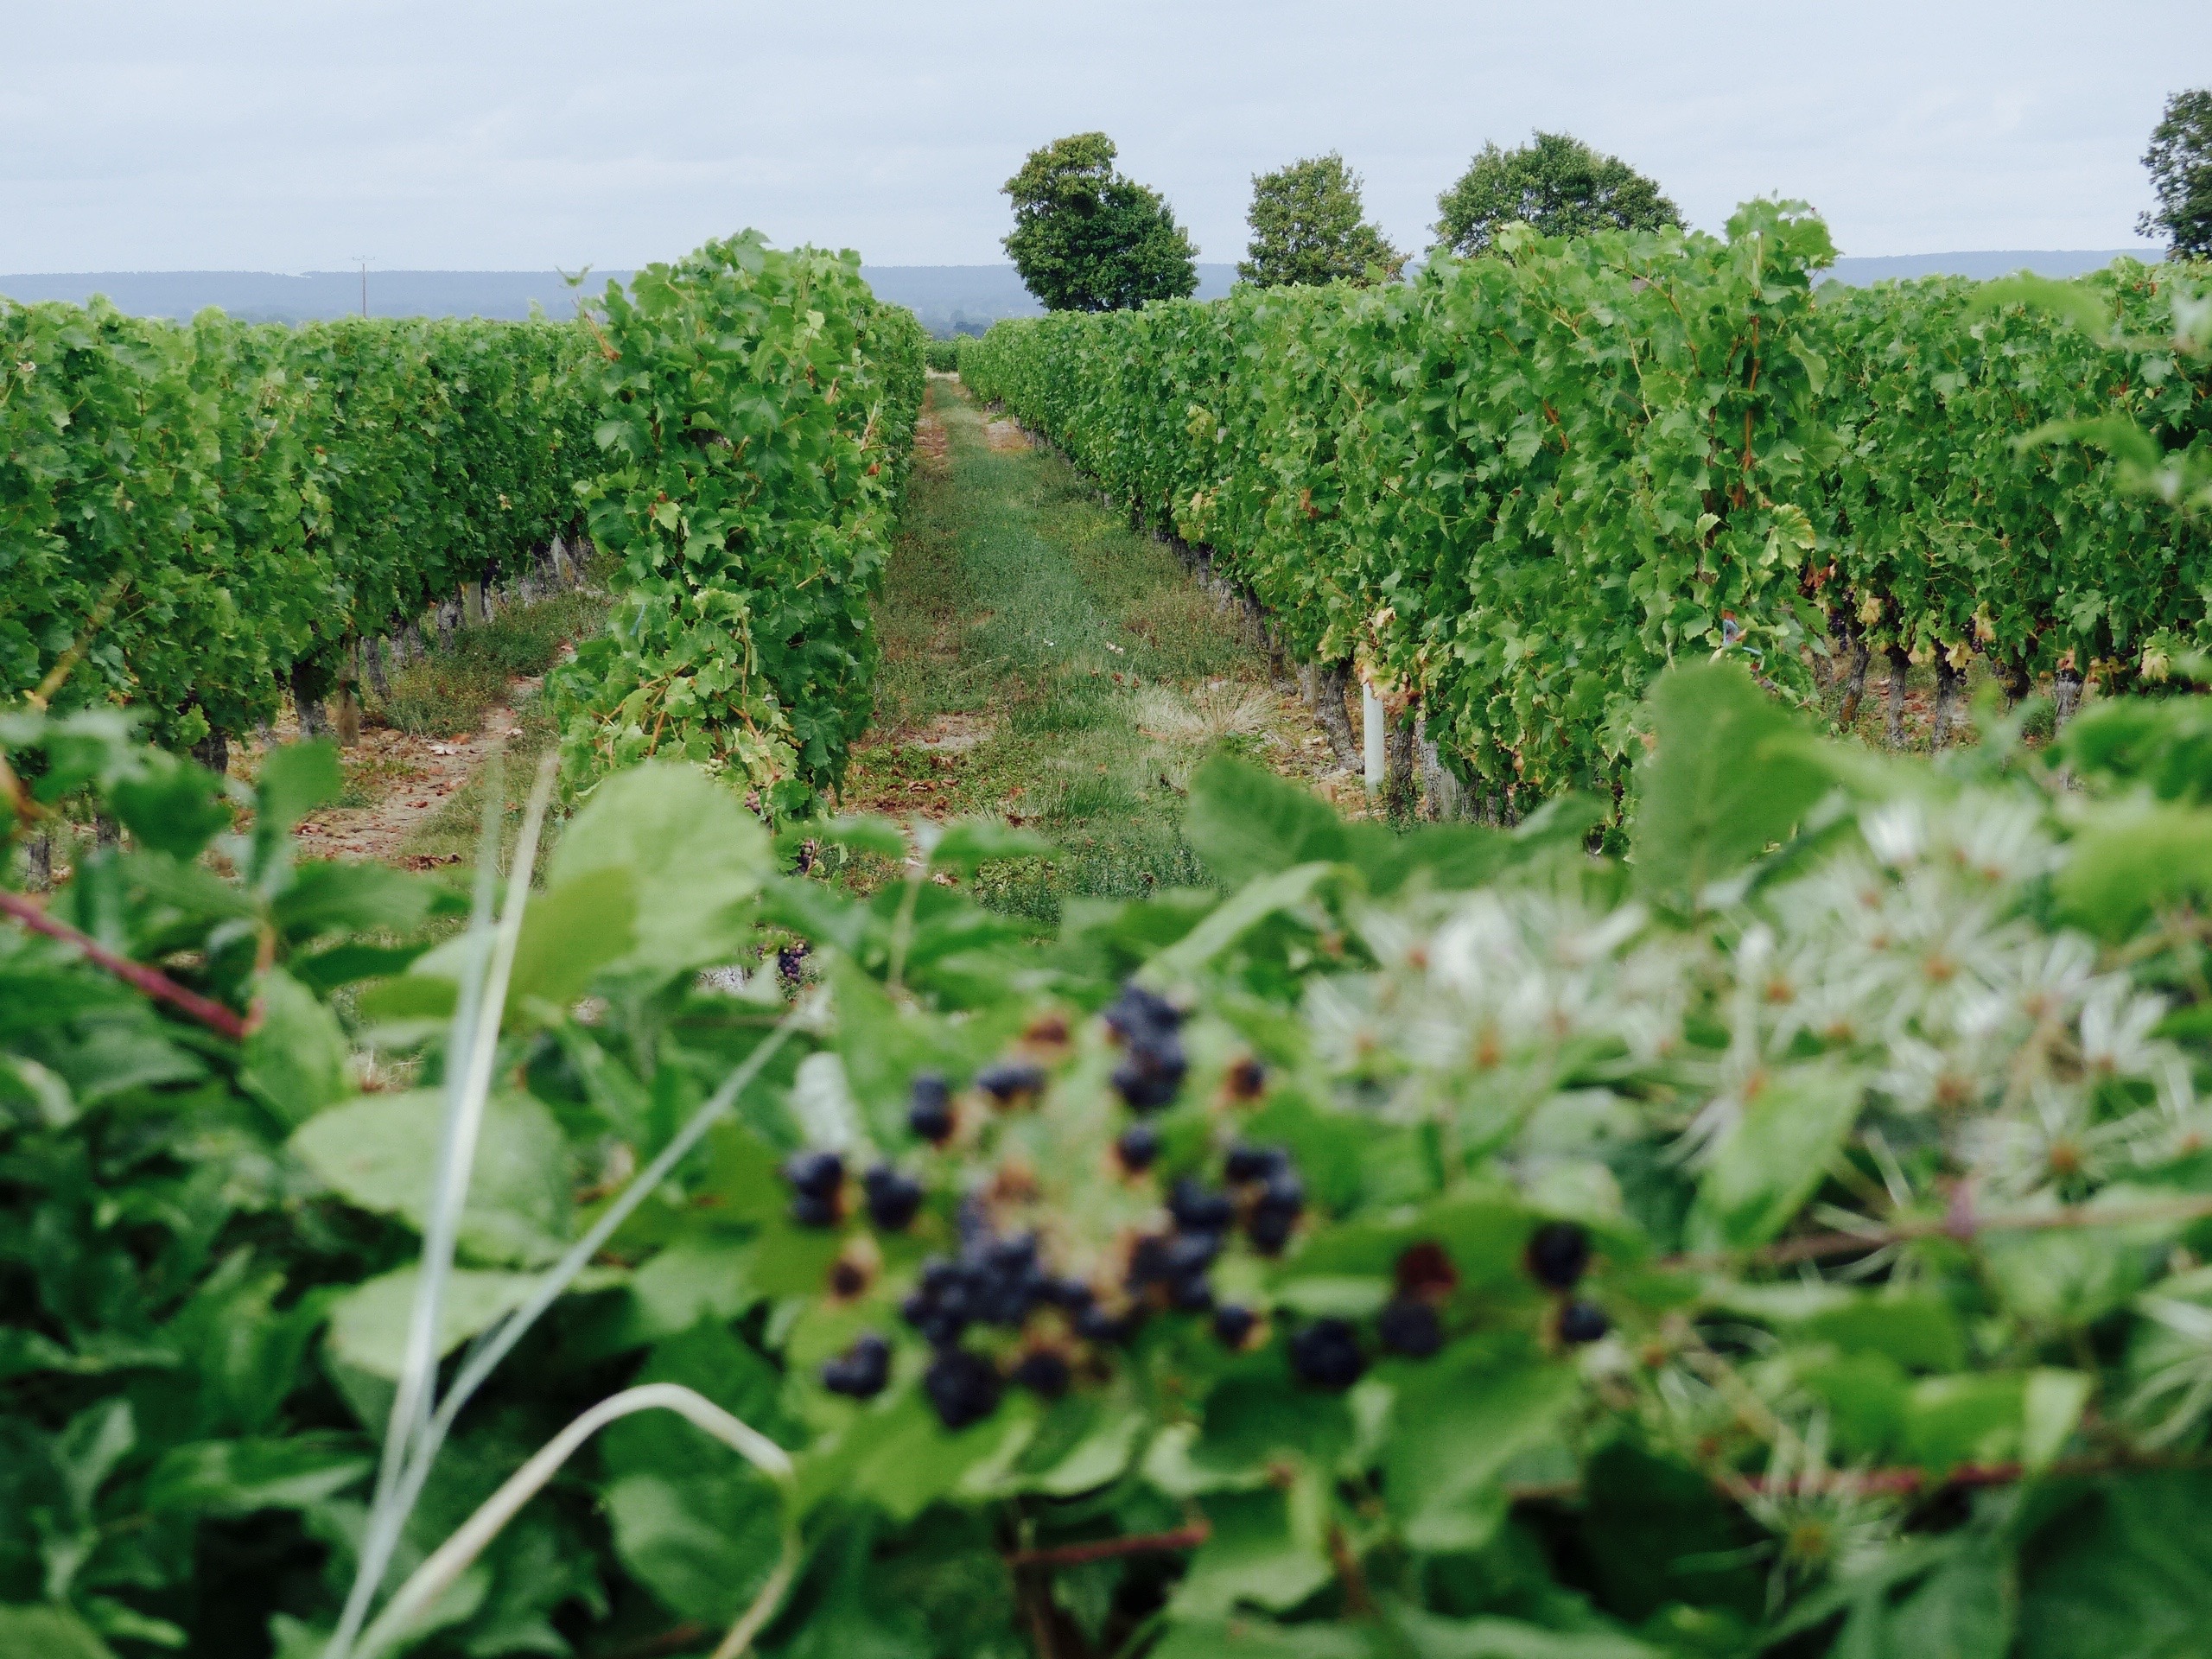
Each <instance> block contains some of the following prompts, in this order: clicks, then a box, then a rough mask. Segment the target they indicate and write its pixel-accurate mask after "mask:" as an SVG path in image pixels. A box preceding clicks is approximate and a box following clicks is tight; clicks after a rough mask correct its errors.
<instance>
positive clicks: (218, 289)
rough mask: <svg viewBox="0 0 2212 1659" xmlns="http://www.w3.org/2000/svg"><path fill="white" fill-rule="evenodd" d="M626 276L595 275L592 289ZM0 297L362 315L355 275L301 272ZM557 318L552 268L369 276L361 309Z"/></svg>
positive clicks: (147, 274) (130, 277) (87, 284)
mask: <svg viewBox="0 0 2212 1659" xmlns="http://www.w3.org/2000/svg"><path fill="white" fill-rule="evenodd" d="M608 277H613V278H614V279H615V280H617V281H620V282H626V281H627V280H628V279H629V277H630V273H629V272H628V271H626V270H609V271H594V272H593V273H592V274H591V275H590V277H588V278H587V283H588V286H590V287H591V288H594V289H601V288H604V287H605V286H606V283H607V278H608ZM0 294H5V295H6V296H8V297H9V298H10V299H14V300H67V301H69V302H72V303H73V304H78V305H81V304H83V303H84V302H86V300H88V299H90V298H91V297H92V296H93V295H95V294H105V296H107V297H108V298H109V299H110V300H111V301H112V302H114V303H115V305H116V306H117V307H118V308H119V309H121V310H124V311H128V312H130V313H131V314H133V315H137V316H142V317H188V316H191V315H194V313H196V312H200V311H204V310H206V309H207V308H208V307H209V306H211V305H212V306H215V307H217V308H220V309H222V310H225V311H227V312H229V313H230V314H231V315H232V316H234V317H238V318H241V319H243V320H245V321H249V322H308V321H315V320H317V319H320V318H324V317H345V316H353V315H357V314H358V313H359V311H360V309H361V273H360V272H359V271H358V270H309V271H303V272H302V273H301V274H300V275H298V276H296V277H288V276H283V275H280V274H279V273H277V272H274V271H266V270H101V271H73V272H68V273H65V274H60V275H53V276H37V277H6V276H0ZM532 302H536V303H537V304H538V305H540V306H542V307H543V308H544V309H545V311H546V313H547V315H551V316H556V317H566V316H573V315H575V291H574V290H573V289H570V288H569V284H568V283H567V281H566V280H565V279H564V278H563V277H562V276H561V275H560V273H558V272H557V271H550V270H546V271H537V270H372V271H370V272H369V312H370V315H372V316H379V317H510V318H514V317H526V316H528V315H530V308H531V303H532Z"/></svg>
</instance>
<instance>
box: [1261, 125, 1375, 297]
mask: <svg viewBox="0 0 2212 1659" xmlns="http://www.w3.org/2000/svg"><path fill="white" fill-rule="evenodd" d="M1359 188H1360V177H1359V175H1358V174H1357V173H1355V172H1353V171H1352V170H1351V168H1348V167H1346V166H1345V165H1344V157H1343V156H1339V155H1338V154H1337V153H1336V152H1335V151H1334V150H1332V151H1330V152H1329V154H1327V155H1326V156H1308V157H1306V160H1304V161H1302V162H1292V163H1291V164H1290V165H1289V166H1288V167H1286V168H1280V169H1278V170H1277V171H1275V172H1273V173H1262V174H1258V175H1255V176H1254V178H1253V180H1252V210H1251V212H1250V213H1248V214H1247V215H1246V216H1245V220H1246V223H1248V224H1249V225H1250V226H1251V227H1252V242H1251V245H1250V247H1249V249H1247V250H1246V251H1247V252H1248V254H1249V256H1250V257H1248V258H1246V259H1243V260H1242V261H1240V262H1239V264H1237V267H1236V274H1237V276H1238V277H1241V278H1243V280H1244V281H1245V282H1248V283H1255V284H1256V285H1257V286H1259V287H1261V288H1281V287H1285V286H1287V285H1288V284H1290V283H1332V282H1335V281H1336V280H1337V279H1338V278H1339V277H1349V278H1350V279H1351V280H1352V281H1353V282H1358V281H1360V280H1362V279H1363V277H1365V276H1366V274H1367V268H1368V267H1369V266H1370V265H1379V266H1381V267H1382V269H1383V276H1384V277H1395V276H1396V275H1397V274H1398V271H1399V269H1400V267H1402V265H1403V264H1405V263H1406V256H1405V255H1404V254H1402V253H1400V252H1399V251H1397V250H1396V249H1395V248H1394V247H1392V246H1391V245H1389V242H1388V241H1386V240H1385V239H1384V238H1383V232H1380V231H1378V230H1377V229H1376V228H1375V226H1372V225H1370V224H1369V223H1368V222H1367V220H1366V218H1365V216H1364V209H1363V207H1362V205H1361V202H1360V199H1359Z"/></svg>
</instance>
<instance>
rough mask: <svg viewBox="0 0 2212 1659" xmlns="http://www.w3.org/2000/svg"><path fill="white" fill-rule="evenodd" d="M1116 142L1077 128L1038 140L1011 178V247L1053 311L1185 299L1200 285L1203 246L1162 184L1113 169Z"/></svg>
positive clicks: (1027, 281)
mask: <svg viewBox="0 0 2212 1659" xmlns="http://www.w3.org/2000/svg"><path fill="white" fill-rule="evenodd" d="M1115 155H1116V150H1115V148H1114V141H1113V140H1112V139H1111V138H1109V137H1107V136H1106V135H1105V134H1104V133H1103V132H1079V133H1077V134H1076V135H1074V136H1073V137H1068V138H1056V139H1054V140H1053V141H1052V143H1049V144H1046V146H1045V147H1044V148H1043V149H1033V150H1031V151H1030V152H1029V159H1028V160H1027V161H1026V162H1023V163H1022V164H1021V171H1020V172H1019V173H1017V174H1015V175H1014V176H1013V177H1012V178H1010V179H1008V180H1007V181H1006V184H1005V186H1004V187H1003V188H1004V191H1005V194H1007V195H1008V196H1010V197H1012V198H1013V200H1014V233H1013V234H1012V235H1010V236H1008V237H1007V238H1006V251H1007V255H1008V256H1009V257H1011V258H1012V259H1013V260H1014V269H1015V270H1018V271H1020V273H1021V280H1022V282H1023V283H1025V284H1026V285H1027V288H1028V289H1029V291H1030V292H1031V293H1032V294H1034V295H1035V296H1037V297H1038V299H1039V300H1040V301H1042V302H1044V304H1045V306H1046V308H1048V309H1050V310H1053V311H1118V310H1121V309H1122V308H1126V307H1128V306H1133V305H1142V304H1143V303H1144V302H1146V301H1147V300H1171V299H1174V300H1179V299H1182V298H1185V297H1186V296H1188V295H1190V294H1191V293H1192V290H1194V289H1196V288H1197V287H1198V264H1197V261H1198V250H1197V249H1195V248H1193V247H1192V245H1191V238H1190V237H1189V235H1188V234H1187V233H1186V232H1185V231H1184V229H1183V227H1182V226H1179V225H1178V224H1177V223H1176V222H1175V215H1174V214H1173V212H1171V211H1170V210H1169V208H1168V206H1167V203H1166V201H1165V200H1162V198H1161V197H1160V193H1159V192H1158V191H1156V190H1149V189H1147V188H1145V187H1144V186H1143V185H1141V184H1139V183H1137V182H1136V181H1135V180H1134V179H1128V178H1124V177H1123V176H1122V175H1121V174H1119V173H1117V172H1116V171H1115V170H1114V157H1115Z"/></svg>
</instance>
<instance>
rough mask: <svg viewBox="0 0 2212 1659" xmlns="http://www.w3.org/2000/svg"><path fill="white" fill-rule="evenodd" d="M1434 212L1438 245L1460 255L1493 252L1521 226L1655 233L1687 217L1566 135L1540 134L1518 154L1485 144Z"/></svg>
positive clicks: (1579, 232)
mask: <svg viewBox="0 0 2212 1659" xmlns="http://www.w3.org/2000/svg"><path fill="white" fill-rule="evenodd" d="M1436 207H1437V213H1438V215H1439V217H1438V219H1437V221H1436V239H1437V246H1438V247H1439V248H1440V249H1442V250H1444V251H1448V252H1452V253H1459V254H1478V253H1485V252H1487V251H1489V250H1490V245H1491V238H1494V237H1495V236H1496V235H1497V232H1499V231H1500V230H1502V229H1503V227H1504V226H1508V225H1510V224H1513V223H1515V222H1516V220H1521V221H1526V222H1527V223H1529V224H1530V225H1533V226H1535V227H1536V228H1537V229H1538V230H1540V231H1541V232H1543V233H1544V234H1545V235H1547V236H1586V235H1588V234H1589V233H1590V232H1592V231H1608V230H1619V231H1656V230H1660V229H1662V228H1664V227H1666V226H1679V225H1681V222H1682V210H1681V208H1679V207H1675V204H1674V203H1673V202H1672V201H1670V200H1668V199H1667V198H1666V197H1665V196H1663V195H1662V194H1660V193H1659V187H1658V185H1657V184H1656V182H1655V181H1652V180H1650V179H1647V178H1645V177H1644V176H1643V174H1641V173H1639V172H1637V170H1636V169H1635V168H1632V167H1630V165H1629V164H1628V163H1627V162H1624V161H1623V160H1621V159H1620V157H1619V156H1601V155H1599V153H1598V152H1597V151H1596V150H1594V149H1591V148H1590V146H1589V145H1587V144H1586V143H1583V142H1582V141H1581V140H1580V138H1576V137H1572V136H1570V135H1568V134H1567V133H1563V132H1540V133H1537V134H1536V135H1535V142H1534V143H1526V144H1523V145H1522V146H1521V147H1520V148H1519V149H1499V148H1498V147H1497V145H1496V144H1484V146H1483V153H1482V154H1481V155H1479V156H1476V157H1475V159H1474V162H1473V163H1472V164H1471V166H1469V168H1467V170H1466V172H1465V174H1463V175H1460V178H1459V182H1458V183H1457V184H1454V185H1453V186H1452V188H1450V189H1449V190H1446V192H1445V193H1444V194H1442V195H1440V196H1439V197H1438V198H1437V199H1436Z"/></svg>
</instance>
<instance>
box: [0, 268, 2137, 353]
mask: <svg viewBox="0 0 2212 1659" xmlns="http://www.w3.org/2000/svg"><path fill="white" fill-rule="evenodd" d="M2120 257H2134V258H2145V257H2152V258H2155V257H2157V250H2156V249H2152V248H2147V247H2136V248H2115V249H2099V250H2093V251H2075V250H2040V251H2038V250H2026V251H1998V252H1966V253H1913V254H1899V255H1895V256H1892V257H1885V258H1849V259H1839V260H1837V261H1836V262H1835V265H1834V269H1833V270H1830V271H1828V272H1827V276H1829V277H1834V279H1835V280H1836V281H1838V282H1841V283H1848V284H1850V285H1852V286H1853V287H1863V286H1865V285H1866V284H1867V283H1878V282H1886V281H1891V280H1897V279H1902V278H1907V277H1927V276H1931V275H1935V274H1937V273H1950V274H1955V275H1957V276H1961V277H2002V276H2005V275H2007V274H2009V273H2011V272H2012V271H2016V270H2032V271H2034V272H2036V273H2037V275H2039V276H2044V277H2075V276H2079V275H2080V274H2081V273H2082V272H2083V271H2085V270H2096V269H2098V268H2099V267H2100V266H2102V265H2107V264H2111V263H2112V262H2113V260H2114V259H2118V258H2120ZM630 275H631V273H630V272H628V271H626V270H602V271H594V272H592V273H591V275H590V276H589V277H588V278H587V280H586V286H587V287H588V288H591V289H600V288H601V287H603V286H604V285H605V284H606V283H607V280H608V279H609V278H610V277H611V278H613V280H615V281H618V282H626V281H628V280H629V277H630ZM861 275H862V276H864V277H867V278H868V283H869V284H870V286H872V287H873V288H874V289H875V291H876V293H877V294H879V295H880V296H882V297H883V298H885V299H887V300H890V301H892V302H894V303H896V304H899V305H903V306H906V307H907V308H909V309H911V310H912V312H913V313H914V315H916V316H918V317H919V318H920V319H921V321H922V326H923V327H925V328H927V329H928V330H929V331H930V332H931V334H936V335H938V336H939V337H940V338H942V337H944V336H945V335H949V334H981V333H982V331H983V330H984V329H986V328H988V327H990V325H991V324H992V323H993V322H995V321H997V320H998V319H999V318H1001V317H1032V316H1036V315H1039V313H1040V312H1041V310H1042V309H1043V308H1042V307H1040V306H1039V304H1038V303H1037V302H1036V301H1035V300H1034V299H1033V298H1031V297H1030V295H1029V291H1028V290H1027V289H1025V288H1023V287H1022V285H1021V279H1020V277H1017V276H1015V275H1014V267H1013V266H1012V265H864V266H862V267H861ZM1235 281H1236V266H1234V265H1227V264H1202V265H1200V266H1199V267H1198V297H1199V298H1200V299H1215V298H1218V297H1219V296H1222V295H1224V294H1226V293H1228V292H1229V289H1230V284H1231V283H1234V282H1235ZM0 294H4V295H6V296H9V297H10V298H11V299H17V300H67V301H69V302H72V303H74V304H82V303H83V302H85V301H86V300H87V299H89V298H91V297H92V296H93V295H95V294H105V296H107V297H108V298H109V299H110V300H111V301H113V302H115V304H116V305H118V307H120V308H122V309H124V310H125V311H129V312H131V313H133V314H135V315H139V316H148V317H188V316H191V315H193V314H194V312H198V311H202V310H205V309H206V308H207V307H209V306H216V307H219V308H221V309H222V310H225V311H227V312H229V313H230V314H231V315H232V316H234V317H238V318H241V319H244V320H245V321H250V322H306V321H312V320H315V319H317V318H322V317H342V316H350V315H353V314H354V313H356V312H358V311H359V310H360V308H361V273H360V272H359V271H358V270H310V271H304V272H302V273H301V274H300V275H298V276H290V277H288V276H283V275H280V274H278V273H276V272H272V271H262V270H105V271H77V272H66V273H61V274H56V275H41V276H17V277H9V276H0ZM533 304H535V305H537V306H538V307H540V308H543V310H544V312H545V313H546V315H549V316H556V317H565V316H570V315H574V313H575V289H571V288H570V287H569V283H568V282H567V280H566V279H565V278H563V277H562V276H561V275H560V274H559V273H558V272H557V271H537V270H372V271H370V272H369V282H368V306H369V311H370V314H371V315H374V316H379V317H454V316H460V317H526V316H528V315H530V313H531V306H532V305H533Z"/></svg>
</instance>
